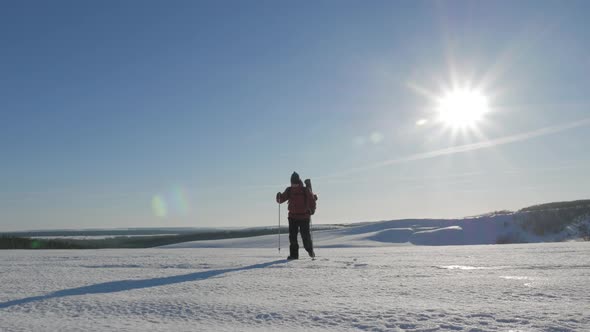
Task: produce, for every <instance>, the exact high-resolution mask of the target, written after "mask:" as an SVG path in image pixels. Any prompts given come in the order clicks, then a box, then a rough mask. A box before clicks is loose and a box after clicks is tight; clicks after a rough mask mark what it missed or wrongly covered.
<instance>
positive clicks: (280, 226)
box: [279, 203, 281, 255]
mask: <svg viewBox="0 0 590 332" xmlns="http://www.w3.org/2000/svg"><path fill="white" fill-rule="evenodd" d="M280 254H281V203H279V255H280Z"/></svg>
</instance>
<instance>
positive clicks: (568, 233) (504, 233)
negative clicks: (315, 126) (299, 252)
mask: <svg viewBox="0 0 590 332" xmlns="http://www.w3.org/2000/svg"><path fill="white" fill-rule="evenodd" d="M589 236H590V201H575V202H562V203H550V204H544V205H538V206H534V207H529V208H525V209H522V210H520V211H518V212H509V211H503V212H499V213H491V214H487V215H482V216H476V217H470V218H463V219H405V220H391V221H380V222H373V223H362V224H358V225H356V226H351V227H345V228H340V229H331V230H322V231H316V232H314V233H313V239H314V245H315V246H316V247H318V248H344V247H383V246H399V245H429V246H436V245H475V244H499V243H535V242H561V241H570V240H574V241H575V240H584V239H586V240H588V239H589ZM288 241H289V240H288V236H287V234H282V235H281V244H282V247H284V248H286V247H287V246H288ZM277 246H278V236H277V235H265V236H257V237H251V238H241V239H226V240H214V241H193V242H185V243H178V244H173V245H169V246H165V248H272V247H277Z"/></svg>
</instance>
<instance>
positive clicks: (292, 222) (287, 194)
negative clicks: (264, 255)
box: [277, 172, 316, 259]
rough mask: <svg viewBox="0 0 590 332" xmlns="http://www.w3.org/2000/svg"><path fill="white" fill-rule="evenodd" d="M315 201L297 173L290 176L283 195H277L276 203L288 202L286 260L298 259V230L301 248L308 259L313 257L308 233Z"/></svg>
mask: <svg viewBox="0 0 590 332" xmlns="http://www.w3.org/2000/svg"><path fill="white" fill-rule="evenodd" d="M306 181H307V180H306ZM315 200H316V197H315V195H314V194H313V192H311V190H310V189H308V188H307V187H304V186H303V182H302V181H301V179H300V178H299V174H297V172H293V174H292V175H291V186H290V187H287V189H285V191H284V192H283V193H280V192H279V193H277V203H279V204H281V203H283V202H286V201H289V257H287V259H299V243H298V242H297V233H298V232H299V229H301V239H303V247H304V248H305V250H306V251H307V253H308V254H309V256H310V257H312V258H313V257H315V253H314V252H313V243H311V234H310V232H309V231H310V229H309V224H310V218H311V215H312V214H313V212H314V211H315V208H316V202H315Z"/></svg>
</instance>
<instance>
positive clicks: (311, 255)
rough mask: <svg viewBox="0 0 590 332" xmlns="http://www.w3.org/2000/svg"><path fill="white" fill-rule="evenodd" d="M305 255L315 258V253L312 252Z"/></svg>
mask: <svg viewBox="0 0 590 332" xmlns="http://www.w3.org/2000/svg"><path fill="white" fill-rule="evenodd" d="M307 253H308V254H309V257H311V258H315V252H313V250H312V251H308V252H307Z"/></svg>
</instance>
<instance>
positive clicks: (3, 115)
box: [0, 0, 590, 231]
mask: <svg viewBox="0 0 590 332" xmlns="http://www.w3.org/2000/svg"><path fill="white" fill-rule="evenodd" d="M589 12H590V2H588V1H566V2H563V1H536V0H535V1H516V2H515V1H486V2H484V1H475V2H474V1H449V2H445V1H297V2H286V1H210V2H208V1H144V0H142V1H138V0H129V1H110V0H107V1H60V0H57V1H27V0H23V1H16V0H8V1H2V2H1V3H0V48H1V50H2V51H1V52H0V153H1V154H0V231H6V230H24V229H51V228H106V227H168V226H191V227H210V226H213V227H215V226H218V227H226V226H264V225H275V224H276V222H277V205H276V203H275V202H274V196H275V194H276V192H277V191H282V190H284V188H285V187H286V186H287V185H288V181H289V176H290V174H291V172H292V171H294V170H296V171H298V172H299V173H300V174H301V176H302V177H303V178H311V179H312V180H313V181H314V189H315V191H316V192H317V193H318V194H319V196H320V200H319V202H318V212H317V215H316V217H315V219H314V222H315V223H337V222H338V223H339V222H353V221H366V220H381V219H395V218H405V217H460V216H466V215H473V214H478V213H484V212H489V211H492V210H498V209H517V208H520V207H524V206H526V205H530V204H535V203H542V202H549V201H557V200H570V199H581V198H588V197H589V196H590V194H589V193H590V177H589V176H588V171H587V170H588V167H589V166H590V153H589V152H588V144H589V142H590V122H589V120H588V119H589V118H590V95H589V94H588V92H589V91H590V90H589V87H590V43H589V42H588V41H589V40H590V21H589V20H588V15H587V13H589ZM453 82H455V83H458V84H462V85H469V86H472V87H474V88H477V89H479V90H480V91H481V93H482V94H484V95H485V96H486V97H487V98H488V104H489V107H490V112H488V113H486V114H485V117H484V119H482V120H481V121H480V122H479V123H478V124H477V126H476V127H475V128H472V129H464V130H452V129H450V128H449V127H446V126H445V125H444V124H442V123H439V122H438V121H435V117H436V116H435V114H434V111H433V110H434V109H435V108H436V104H435V101H436V98H437V96H441V95H443V94H444V91H447V90H449V89H452V86H453V84H454V83H453ZM421 119H425V120H427V121H426V123H425V124H423V125H417V121H419V120H421ZM284 211H285V210H283V212H284Z"/></svg>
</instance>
